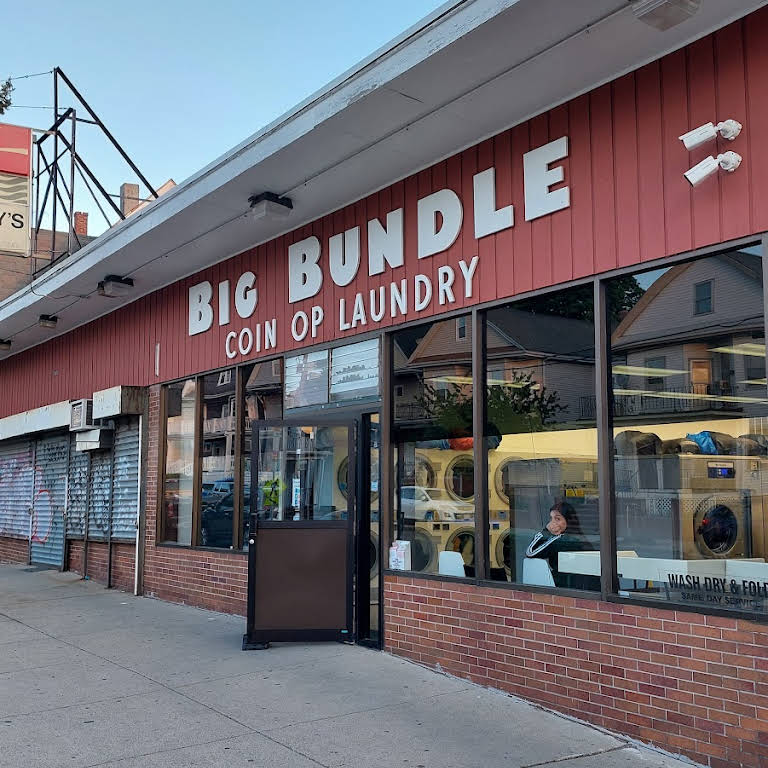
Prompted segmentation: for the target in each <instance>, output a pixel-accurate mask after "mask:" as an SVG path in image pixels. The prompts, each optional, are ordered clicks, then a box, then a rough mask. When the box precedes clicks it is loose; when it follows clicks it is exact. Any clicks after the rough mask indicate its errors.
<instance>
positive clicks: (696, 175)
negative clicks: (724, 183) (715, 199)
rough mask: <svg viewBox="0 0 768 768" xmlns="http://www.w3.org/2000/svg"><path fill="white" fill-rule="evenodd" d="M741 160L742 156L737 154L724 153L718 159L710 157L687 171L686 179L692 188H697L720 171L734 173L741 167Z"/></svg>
mask: <svg viewBox="0 0 768 768" xmlns="http://www.w3.org/2000/svg"><path fill="white" fill-rule="evenodd" d="M741 160H742V158H741V155H740V154H738V153H737V152H724V153H723V154H722V155H718V156H717V157H712V155H710V156H709V157H705V158H704V159H703V160H702V161H701V162H700V163H696V165H694V166H693V168H691V169H690V170H689V171H686V172H685V178H686V179H687V180H688V183H689V184H690V185H691V186H692V187H697V186H698V185H699V184H701V183H702V182H703V181H705V180H706V179H708V178H709V177H710V176H713V175H714V174H716V173H717V172H718V170H723V171H725V172H726V173H733V172H734V171H735V170H736V169H737V168H738V167H739V166H740V165H741Z"/></svg>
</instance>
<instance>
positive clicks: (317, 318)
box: [310, 305, 325, 339]
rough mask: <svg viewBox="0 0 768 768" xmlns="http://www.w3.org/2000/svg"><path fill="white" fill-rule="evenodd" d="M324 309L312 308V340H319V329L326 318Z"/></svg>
mask: <svg viewBox="0 0 768 768" xmlns="http://www.w3.org/2000/svg"><path fill="white" fill-rule="evenodd" d="M324 314H325V313H324V312H323V308H322V307H319V306H317V305H315V306H314V307H312V311H311V312H310V317H311V319H312V338H313V339H316V338H317V329H318V328H319V327H320V323H322V322H323V316H324Z"/></svg>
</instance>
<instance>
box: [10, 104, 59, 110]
mask: <svg viewBox="0 0 768 768" xmlns="http://www.w3.org/2000/svg"><path fill="white" fill-rule="evenodd" d="M8 109H53V107H43V106H33V105H31V104H11V105H10V106H9V107H8Z"/></svg>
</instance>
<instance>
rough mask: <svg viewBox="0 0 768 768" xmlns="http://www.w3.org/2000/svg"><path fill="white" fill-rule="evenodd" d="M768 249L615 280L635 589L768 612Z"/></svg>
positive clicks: (615, 343)
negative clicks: (764, 259)
mask: <svg viewBox="0 0 768 768" xmlns="http://www.w3.org/2000/svg"><path fill="white" fill-rule="evenodd" d="M759 253H760V251H759V248H745V249H741V250H736V251H730V252H727V253H724V254H721V255H718V256H712V257H708V258H705V259H699V260H696V261H691V262H688V263H683V264H678V265H675V266H671V267H668V268H665V269H661V270H656V271H653V272H644V273H638V274H636V275H635V276H632V277H628V278H620V279H617V280H613V281H611V282H610V283H609V284H608V296H609V300H610V304H609V316H610V323H611V325H610V332H611V337H610V338H611V352H612V373H613V376H612V399H613V425H612V426H613V434H614V451H615V458H614V474H615V487H616V491H615V508H616V534H617V542H616V544H617V549H618V551H619V552H618V560H617V570H618V574H619V577H620V594H621V595H623V596H632V595H637V594H640V595H642V596H643V597H646V598H648V597H650V598H654V599H657V600H660V601H668V602H673V603H687V604H693V605H697V606H701V607H712V606H714V607H717V608H730V609H740V610H750V611H759V612H763V613H765V612H768V565H767V564H766V562H765V558H766V556H768V526H766V516H767V515H768V495H767V494H768V418H767V417H768V400H767V399H766V380H765V338H764V324H763V323H764V320H763V279H762V263H761V259H760V256H759ZM713 295H716V296H717V301H716V302H715V303H713V302H712V296H713ZM691 296H695V301H694V302H691V301H690V297H691ZM655 361H663V364H658V365H657V364H650V363H653V362H655Z"/></svg>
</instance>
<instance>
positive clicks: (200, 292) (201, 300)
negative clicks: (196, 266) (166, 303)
mask: <svg viewBox="0 0 768 768" xmlns="http://www.w3.org/2000/svg"><path fill="white" fill-rule="evenodd" d="M212 298H213V286H212V285H211V284H210V283H209V282H208V281H207V280H205V281H204V282H202V283H198V284H197V285H193V286H191V287H190V289H189V335H190V336H194V335H195V334H198V333H204V332H205V331H207V330H208V329H209V328H210V327H211V326H212V325H213V309H212V307H211V299H212Z"/></svg>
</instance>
